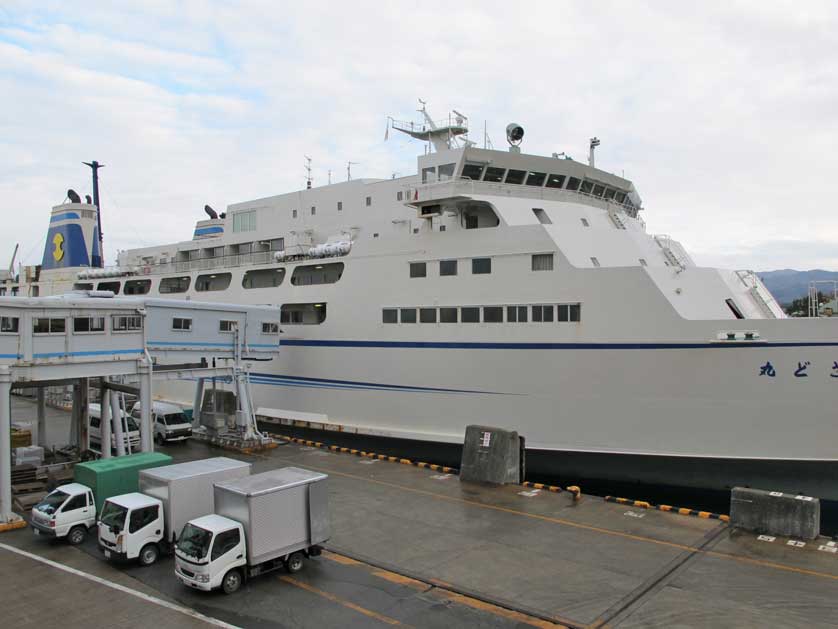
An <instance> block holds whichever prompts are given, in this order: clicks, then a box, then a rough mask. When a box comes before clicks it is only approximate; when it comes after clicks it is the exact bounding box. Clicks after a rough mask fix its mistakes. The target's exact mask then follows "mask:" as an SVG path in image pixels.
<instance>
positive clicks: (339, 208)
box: [338, 199, 401, 212]
mask: <svg viewBox="0 0 838 629" xmlns="http://www.w3.org/2000/svg"><path fill="white" fill-rule="evenodd" d="M399 200H401V199H399ZM342 211H343V201H338V212H342Z"/></svg>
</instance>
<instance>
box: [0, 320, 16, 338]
mask: <svg viewBox="0 0 838 629" xmlns="http://www.w3.org/2000/svg"><path fill="white" fill-rule="evenodd" d="M19 329H20V319H19V318H18V317H0V333H3V334H17V333H18V330H19Z"/></svg>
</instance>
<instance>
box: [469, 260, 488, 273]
mask: <svg viewBox="0 0 838 629" xmlns="http://www.w3.org/2000/svg"><path fill="white" fill-rule="evenodd" d="M471 272H472V274H473V275H488V274H489V273H491V272H492V258H473V259H472V261H471Z"/></svg>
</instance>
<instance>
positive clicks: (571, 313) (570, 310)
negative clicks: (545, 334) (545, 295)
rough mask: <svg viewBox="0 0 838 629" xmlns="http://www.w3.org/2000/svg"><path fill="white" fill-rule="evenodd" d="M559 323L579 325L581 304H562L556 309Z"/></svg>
mask: <svg viewBox="0 0 838 629" xmlns="http://www.w3.org/2000/svg"><path fill="white" fill-rule="evenodd" d="M556 309H557V311H558V315H559V316H558V317H557V320H558V322H559V323H568V322H569V323H577V322H578V321H579V315H580V314H581V306H580V304H562V305H560V306H557V307H556Z"/></svg>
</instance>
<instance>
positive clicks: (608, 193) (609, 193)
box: [605, 188, 617, 199]
mask: <svg viewBox="0 0 838 629" xmlns="http://www.w3.org/2000/svg"><path fill="white" fill-rule="evenodd" d="M616 192H617V191H616V190H614V188H608V189H607V190H606V191H605V198H606V199H613V198H614V194H615V193H616Z"/></svg>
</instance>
